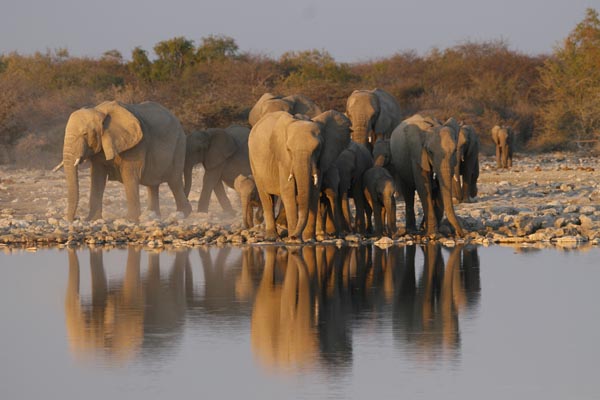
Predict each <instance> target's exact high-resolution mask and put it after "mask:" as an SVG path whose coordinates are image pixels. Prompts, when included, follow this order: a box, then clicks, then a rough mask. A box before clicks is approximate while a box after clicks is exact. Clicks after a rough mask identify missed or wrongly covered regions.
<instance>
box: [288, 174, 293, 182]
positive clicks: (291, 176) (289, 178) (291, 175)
mask: <svg viewBox="0 0 600 400" xmlns="http://www.w3.org/2000/svg"><path fill="white" fill-rule="evenodd" d="M292 179H294V175H293V174H290V176H288V182H289V181H291V180H292Z"/></svg>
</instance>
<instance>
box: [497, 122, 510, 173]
mask: <svg viewBox="0 0 600 400" xmlns="http://www.w3.org/2000/svg"><path fill="white" fill-rule="evenodd" d="M492 140H493V141H494V144H495V145H496V164H497V166H498V168H511V167H512V156H513V140H514V133H513V130H512V128H511V127H510V126H498V125H496V126H494V127H493V128H492Z"/></svg>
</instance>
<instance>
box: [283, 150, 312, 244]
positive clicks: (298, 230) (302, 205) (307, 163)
mask: <svg viewBox="0 0 600 400" xmlns="http://www.w3.org/2000/svg"><path fill="white" fill-rule="evenodd" d="M312 172H313V168H312V163H311V160H310V153H306V154H303V155H301V156H300V157H296V158H295V159H294V161H293V164H292V173H293V175H294V180H295V183H296V193H297V194H296V202H297V206H298V207H297V210H298V222H297V223H296V227H295V228H294V227H288V228H289V229H290V231H291V229H292V228H294V230H293V232H292V233H291V234H290V235H289V237H290V239H299V238H302V232H303V231H304V228H305V227H306V224H307V222H308V212H309V206H310V200H311V192H312V191H313V177H312V176H311V175H312Z"/></svg>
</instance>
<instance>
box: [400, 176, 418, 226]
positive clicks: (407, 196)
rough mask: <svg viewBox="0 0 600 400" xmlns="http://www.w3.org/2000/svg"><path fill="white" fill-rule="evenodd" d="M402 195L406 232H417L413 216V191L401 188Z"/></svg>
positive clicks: (415, 219)
mask: <svg viewBox="0 0 600 400" xmlns="http://www.w3.org/2000/svg"><path fill="white" fill-rule="evenodd" d="M402 196H403V197H404V204H405V208H406V210H405V214H406V232H407V233H415V232H417V218H416V217H415V191H414V189H411V190H408V189H405V188H404V187H403V188H402Z"/></svg>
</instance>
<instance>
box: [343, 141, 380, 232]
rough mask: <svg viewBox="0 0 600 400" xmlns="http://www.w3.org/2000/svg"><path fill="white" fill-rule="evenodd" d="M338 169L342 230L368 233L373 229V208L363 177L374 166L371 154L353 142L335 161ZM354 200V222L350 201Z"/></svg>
mask: <svg viewBox="0 0 600 400" xmlns="http://www.w3.org/2000/svg"><path fill="white" fill-rule="evenodd" d="M335 165H336V167H337V169H338V173H339V178H340V183H339V193H340V194H339V202H340V207H339V208H340V209H341V211H342V215H343V220H342V229H343V231H346V232H358V233H367V232H369V231H370V230H371V229H372V226H371V208H370V206H369V204H368V202H367V200H366V198H365V195H364V191H363V175H364V173H365V171H366V170H367V169H369V168H371V167H372V166H373V157H372V156H371V153H370V152H369V150H368V149H367V148H366V146H363V145H361V144H358V143H356V142H351V143H350V145H349V146H348V148H346V149H344V150H343V151H342V152H341V153H340V155H339V156H338V158H337V159H336V160H335ZM350 198H352V199H353V200H354V208H355V216H354V222H353V219H352V214H351V212H350V202H349V199H350Z"/></svg>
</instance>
